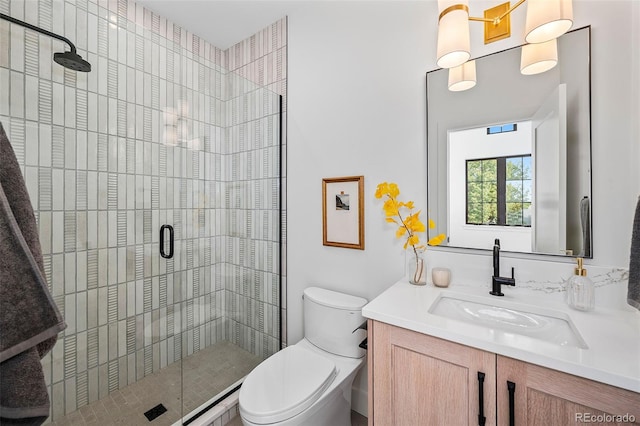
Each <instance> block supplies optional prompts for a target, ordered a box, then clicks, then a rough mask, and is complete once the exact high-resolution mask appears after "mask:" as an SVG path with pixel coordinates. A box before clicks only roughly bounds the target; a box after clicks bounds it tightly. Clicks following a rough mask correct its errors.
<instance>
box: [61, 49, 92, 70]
mask: <svg viewBox="0 0 640 426" xmlns="http://www.w3.org/2000/svg"><path fill="white" fill-rule="evenodd" d="M53 60H54V61H56V62H57V63H59V64H60V65H62V66H63V67H65V68H69V69H70V70H73V71H80V72H89V71H91V64H90V63H89V62H87V61H85V60H84V59H82V56H80V55H78V54H77V53H76V52H74V51H70V52H64V53H63V52H57V53H54V54H53Z"/></svg>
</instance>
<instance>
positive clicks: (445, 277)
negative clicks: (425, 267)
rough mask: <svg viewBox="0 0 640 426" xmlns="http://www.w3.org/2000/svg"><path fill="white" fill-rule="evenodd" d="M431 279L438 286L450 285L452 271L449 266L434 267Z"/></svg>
mask: <svg viewBox="0 0 640 426" xmlns="http://www.w3.org/2000/svg"><path fill="white" fill-rule="evenodd" d="M431 279H432V281H433V285H435V286H436V287H449V282H450V281H451V271H450V270H449V269H447V268H433V269H432V270H431Z"/></svg>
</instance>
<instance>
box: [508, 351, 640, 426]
mask: <svg viewBox="0 0 640 426" xmlns="http://www.w3.org/2000/svg"><path fill="white" fill-rule="evenodd" d="M497 375H498V381H497V399H498V424H500V425H508V424H510V418H511V416H513V420H514V421H515V424H516V425H569V424H576V423H597V424H623V423H624V424H629V420H632V421H631V423H633V421H635V422H640V394H638V393H635V392H631V391H628V390H625V389H621V388H617V387H614V386H609V385H605V384H603V383H599V382H594V381H592V380H588V379H584V378H582V377H576V376H573V375H570V374H567V373H562V372H560V371H556V370H551V369H548V368H544V367H540V366H537V365H533V364H528V363H526V362H522V361H518V360H515V359H512V358H507V357H503V356H500V355H498V361H497ZM507 382H511V383H514V384H515V390H514V398H513V410H510V408H509V390H508V386H507ZM616 416H620V417H616ZM624 416H626V417H624ZM634 419H635V420H634ZM511 424H513V423H511Z"/></svg>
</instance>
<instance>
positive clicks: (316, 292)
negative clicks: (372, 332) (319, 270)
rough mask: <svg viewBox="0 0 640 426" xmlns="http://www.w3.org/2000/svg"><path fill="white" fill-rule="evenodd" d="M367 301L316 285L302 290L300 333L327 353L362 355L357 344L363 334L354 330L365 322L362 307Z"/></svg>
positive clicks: (348, 355)
mask: <svg viewBox="0 0 640 426" xmlns="http://www.w3.org/2000/svg"><path fill="white" fill-rule="evenodd" d="M366 304H367V300H366V299H363V298H362V297H357V296H351V295H348V294H344V293H339V292H336V291H332V290H326V289H323V288H319V287H309V288H307V289H305V290H304V336H305V338H306V339H307V340H309V341H310V342H311V343H313V344H314V345H316V346H317V347H319V348H320V349H323V350H325V351H327V352H331V353H333V354H336V355H341V356H346V357H350V358H362V357H363V356H364V355H365V353H366V351H365V350H364V349H362V348H360V347H359V346H358V345H359V344H360V342H362V341H363V340H364V339H365V338H366V337H367V332H366V330H363V329H358V327H360V326H361V325H362V323H364V322H365V319H364V317H363V316H362V307H363V306H364V305H366Z"/></svg>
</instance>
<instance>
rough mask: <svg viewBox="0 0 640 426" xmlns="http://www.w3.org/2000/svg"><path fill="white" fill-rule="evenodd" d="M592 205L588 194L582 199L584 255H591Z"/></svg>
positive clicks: (581, 215)
mask: <svg viewBox="0 0 640 426" xmlns="http://www.w3.org/2000/svg"><path fill="white" fill-rule="evenodd" d="M590 210H591V205H590V203H589V197H587V196H586V195H585V196H584V197H582V200H580V220H581V222H582V257H591V214H590V213H589V211H590Z"/></svg>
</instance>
